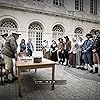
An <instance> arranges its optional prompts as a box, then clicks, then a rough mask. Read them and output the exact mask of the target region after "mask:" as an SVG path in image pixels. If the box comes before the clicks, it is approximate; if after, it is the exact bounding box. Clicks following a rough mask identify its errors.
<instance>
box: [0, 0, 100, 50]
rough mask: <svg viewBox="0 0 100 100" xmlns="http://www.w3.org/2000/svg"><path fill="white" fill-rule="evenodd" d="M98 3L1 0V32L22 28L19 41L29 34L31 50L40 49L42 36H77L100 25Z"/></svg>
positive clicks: (87, 0)
mask: <svg viewBox="0 0 100 100" xmlns="http://www.w3.org/2000/svg"><path fill="white" fill-rule="evenodd" d="M99 5H100V0H0V34H2V33H4V32H8V33H10V31H11V30H15V31H18V32H21V33H22V35H21V37H20V39H19V40H18V43H19V42H20V40H21V39H22V38H24V39H25V40H26V42H27V41H28V38H32V43H33V45H34V51H41V47H42V41H43V40H45V39H47V40H48V41H49V43H50V42H51V40H52V39H55V40H58V38H59V37H64V36H65V35H68V36H69V37H73V36H75V37H76V38H77V39H78V36H80V35H82V36H85V34H86V33H89V32H91V33H93V32H94V31H95V30H96V29H100V7H99ZM1 39H2V37H0V40H1Z"/></svg>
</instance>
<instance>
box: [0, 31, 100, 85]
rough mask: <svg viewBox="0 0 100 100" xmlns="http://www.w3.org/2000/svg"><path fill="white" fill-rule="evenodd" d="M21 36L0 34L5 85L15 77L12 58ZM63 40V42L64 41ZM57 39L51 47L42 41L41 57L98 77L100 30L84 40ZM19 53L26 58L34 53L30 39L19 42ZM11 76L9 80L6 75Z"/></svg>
mask: <svg viewBox="0 0 100 100" xmlns="http://www.w3.org/2000/svg"><path fill="white" fill-rule="evenodd" d="M20 35H21V34H19V33H18V32H15V31H12V32H11V34H10V35H9V36H8V34H7V33H5V34H2V35H1V36H2V37H3V39H4V40H3V44H2V51H1V53H0V55H1V54H2V55H3V56H2V57H1V56H0V59H1V58H3V59H4V63H5V73H6V75H5V77H4V81H5V82H7V83H10V82H14V81H15V80H16V79H17V77H16V76H15V74H14V71H13V58H14V59H15V60H17V57H18V53H17V48H18V44H17V39H18V38H19V36H20ZM64 39H65V41H64ZM64 39H63V38H59V39H58V42H57V41H55V40H52V43H51V45H50V46H49V45H48V41H47V40H44V41H43V45H42V51H43V57H44V58H47V59H51V60H53V61H55V62H58V63H59V64H62V65H65V66H69V67H73V68H80V69H84V70H88V71H89V72H91V73H98V75H99V76H100V30H96V31H95V37H94V36H93V35H92V34H90V33H88V34H86V39H85V40H84V38H83V37H82V36H79V40H78V41H77V40H76V38H73V39H72V41H71V40H70V39H69V37H68V36H65V37H64ZM19 46H20V52H25V53H27V55H28V56H32V53H33V51H34V46H33V44H32V39H31V38H29V39H28V43H27V44H26V42H25V39H22V40H21V42H20V45H19ZM9 73H10V74H11V75H12V79H11V80H10V79H9V77H8V75H9Z"/></svg>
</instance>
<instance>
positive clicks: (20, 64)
mask: <svg viewBox="0 0 100 100" xmlns="http://www.w3.org/2000/svg"><path fill="white" fill-rule="evenodd" d="M15 64H16V67H17V68H18V93H19V96H20V97H21V96H22V92H21V70H23V69H24V70H25V69H38V68H49V67H50V68H52V81H53V80H54V77H55V64H56V62H54V61H51V60H48V59H45V58H43V59H42V62H41V63H33V62H32V61H21V60H18V61H16V63H15ZM52 90H54V84H52Z"/></svg>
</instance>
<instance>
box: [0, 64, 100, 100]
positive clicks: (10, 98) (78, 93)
mask: <svg viewBox="0 0 100 100" xmlns="http://www.w3.org/2000/svg"><path fill="white" fill-rule="evenodd" d="M34 79H38V80H39V79H47V80H49V79H51V69H50V68H47V69H38V70H37V73H34V70H33V71H32V70H31V71H30V72H25V73H22V95H23V97H22V98H20V97H19V96H18V87H17V81H16V82H14V83H12V84H4V86H1V85H0V100H100V82H97V81H92V80H88V79H84V78H79V77H77V76H74V75H72V74H69V73H68V72H66V71H65V70H64V66H62V65H56V70H55V79H56V80H66V85H55V89H54V90H53V91H52V90H51V85H35V84H33V80H34Z"/></svg>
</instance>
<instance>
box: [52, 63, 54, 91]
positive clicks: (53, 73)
mask: <svg viewBox="0 0 100 100" xmlns="http://www.w3.org/2000/svg"><path fill="white" fill-rule="evenodd" d="M54 75H55V65H54V66H53V67H52V81H54ZM52 90H54V84H52Z"/></svg>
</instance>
